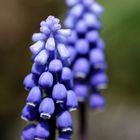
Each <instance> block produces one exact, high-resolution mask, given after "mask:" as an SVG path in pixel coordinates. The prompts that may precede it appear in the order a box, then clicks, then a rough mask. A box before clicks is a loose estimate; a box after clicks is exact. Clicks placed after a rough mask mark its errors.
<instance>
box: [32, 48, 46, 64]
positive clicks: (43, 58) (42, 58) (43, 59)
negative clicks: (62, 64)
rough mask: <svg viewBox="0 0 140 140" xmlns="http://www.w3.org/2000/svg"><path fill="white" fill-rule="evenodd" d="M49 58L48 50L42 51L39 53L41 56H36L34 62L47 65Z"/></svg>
mask: <svg viewBox="0 0 140 140" xmlns="http://www.w3.org/2000/svg"><path fill="white" fill-rule="evenodd" d="M48 58H49V53H48V52H47V51H46V50H42V51H41V52H39V54H37V55H36V57H35V59H34V62H36V63H38V64H40V65H45V64H46V63H47V60H48Z"/></svg>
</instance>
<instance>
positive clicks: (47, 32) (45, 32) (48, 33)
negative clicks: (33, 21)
mask: <svg viewBox="0 0 140 140" xmlns="http://www.w3.org/2000/svg"><path fill="white" fill-rule="evenodd" d="M41 24H45V25H42V26H41V27H40V31H41V32H42V33H44V34H46V35H47V36H49V35H50V32H51V31H50V29H49V28H48V27H47V26H46V22H45V23H44V22H43V23H41Z"/></svg>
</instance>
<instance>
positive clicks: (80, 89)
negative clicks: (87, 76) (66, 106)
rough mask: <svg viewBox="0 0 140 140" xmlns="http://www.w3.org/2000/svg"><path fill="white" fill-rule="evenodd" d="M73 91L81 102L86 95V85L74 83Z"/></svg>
mask: <svg viewBox="0 0 140 140" xmlns="http://www.w3.org/2000/svg"><path fill="white" fill-rule="evenodd" d="M74 91H75V93H76V96H77V98H78V101H80V102H83V101H85V99H86V98H87V96H88V85H86V84H82V83H79V84H76V85H75V86H74Z"/></svg>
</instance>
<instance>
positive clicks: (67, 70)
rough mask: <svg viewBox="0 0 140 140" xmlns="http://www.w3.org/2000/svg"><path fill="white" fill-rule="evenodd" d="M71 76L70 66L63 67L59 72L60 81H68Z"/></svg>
mask: <svg viewBox="0 0 140 140" xmlns="http://www.w3.org/2000/svg"><path fill="white" fill-rule="evenodd" d="M72 77H73V73H72V71H71V69H70V68H68V67H64V68H63V69H62V73H61V80H62V81H70V80H71V79H72Z"/></svg>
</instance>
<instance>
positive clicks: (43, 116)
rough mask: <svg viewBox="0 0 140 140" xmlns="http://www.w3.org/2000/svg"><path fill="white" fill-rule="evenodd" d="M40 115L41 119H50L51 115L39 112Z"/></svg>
mask: <svg viewBox="0 0 140 140" xmlns="http://www.w3.org/2000/svg"><path fill="white" fill-rule="evenodd" d="M40 117H41V118H43V119H50V118H51V115H50V114H48V113H41V114H40Z"/></svg>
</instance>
